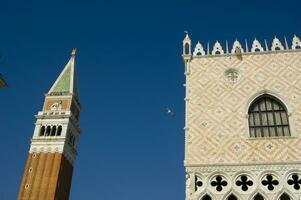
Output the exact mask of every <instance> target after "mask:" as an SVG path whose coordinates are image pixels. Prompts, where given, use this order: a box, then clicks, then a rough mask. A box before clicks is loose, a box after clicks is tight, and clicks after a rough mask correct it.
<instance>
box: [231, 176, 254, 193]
mask: <svg viewBox="0 0 301 200" xmlns="http://www.w3.org/2000/svg"><path fill="white" fill-rule="evenodd" d="M235 184H236V185H237V186H238V187H240V188H241V190H242V191H244V192H246V191H248V190H249V188H250V187H251V186H252V185H253V181H252V180H251V179H250V178H249V177H248V176H247V175H241V176H240V177H239V178H238V179H237V180H236V182H235Z"/></svg>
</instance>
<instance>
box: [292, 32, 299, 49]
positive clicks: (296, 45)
mask: <svg viewBox="0 0 301 200" xmlns="http://www.w3.org/2000/svg"><path fill="white" fill-rule="evenodd" d="M300 48H301V41H300V39H299V38H298V37H297V36H296V35H294V37H293V41H292V49H300Z"/></svg>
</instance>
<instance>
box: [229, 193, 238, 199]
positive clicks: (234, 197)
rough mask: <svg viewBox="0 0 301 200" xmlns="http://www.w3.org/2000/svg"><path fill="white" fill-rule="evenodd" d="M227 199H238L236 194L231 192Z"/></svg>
mask: <svg viewBox="0 0 301 200" xmlns="http://www.w3.org/2000/svg"><path fill="white" fill-rule="evenodd" d="M227 199H228V200H237V198H236V196H234V195H233V194H231V195H230V196H229V197H228V198H227Z"/></svg>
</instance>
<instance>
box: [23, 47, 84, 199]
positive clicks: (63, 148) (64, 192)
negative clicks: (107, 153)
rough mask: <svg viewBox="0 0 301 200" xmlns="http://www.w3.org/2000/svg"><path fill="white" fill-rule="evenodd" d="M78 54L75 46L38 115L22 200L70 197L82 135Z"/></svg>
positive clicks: (25, 173)
mask: <svg viewBox="0 0 301 200" xmlns="http://www.w3.org/2000/svg"><path fill="white" fill-rule="evenodd" d="M75 56H76V49H73V50H72V53H71V58H70V60H69V61H68V63H67V65H66V66H65V68H64V69H63V71H62V72H61V74H60V75H59V77H58V78H57V80H56V81H55V83H54V84H53V86H52V87H51V88H50V90H49V92H48V93H47V94H46V97H45V101H44V106H43V109H42V111H40V112H38V114H37V115H36V119H37V120H36V123H35V130H34V133H33V137H32V140H31V146H30V150H29V156H28V160H27V164H26V168H25V171H24V176H23V179H22V183H21V186H20V191H19V195H18V199H19V200H31V199H43V200H44V199H45V200H55V199H64V200H65V199H69V192H70V187H71V180H72V173H73V164H74V160H75V158H76V155H77V143H78V140H79V135H80V127H79V113H80V103H79V92H78V87H77V75H76V69H75Z"/></svg>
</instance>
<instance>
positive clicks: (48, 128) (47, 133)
mask: <svg viewBox="0 0 301 200" xmlns="http://www.w3.org/2000/svg"><path fill="white" fill-rule="evenodd" d="M50 130H51V128H50V126H47V128H46V136H49V135H50Z"/></svg>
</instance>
